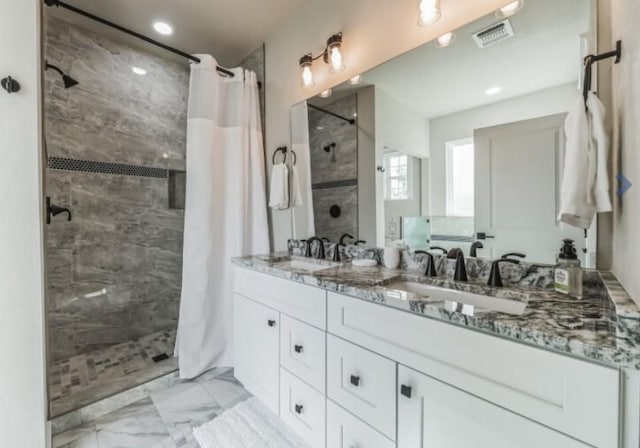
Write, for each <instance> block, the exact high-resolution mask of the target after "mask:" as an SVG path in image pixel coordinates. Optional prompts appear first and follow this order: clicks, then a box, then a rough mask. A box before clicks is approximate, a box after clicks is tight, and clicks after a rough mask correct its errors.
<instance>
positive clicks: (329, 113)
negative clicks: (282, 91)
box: [308, 103, 356, 124]
mask: <svg viewBox="0 0 640 448" xmlns="http://www.w3.org/2000/svg"><path fill="white" fill-rule="evenodd" d="M308 106H309V107H310V108H311V109H315V110H317V111H320V112H323V113H325V114H327V115H331V116H332V117H336V118H339V119H340V120H344V121H346V122H347V123H349V124H356V120H355V119H353V118H345V117H343V116H342V115H338V114H336V113H333V112H331V111H330V110H326V109H323V108H321V107H318V106H314V105H313V104H309V103H308Z"/></svg>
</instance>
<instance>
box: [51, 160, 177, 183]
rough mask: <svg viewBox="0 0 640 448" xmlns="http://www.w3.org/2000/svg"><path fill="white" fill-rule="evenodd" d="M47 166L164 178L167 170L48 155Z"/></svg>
mask: <svg viewBox="0 0 640 448" xmlns="http://www.w3.org/2000/svg"><path fill="white" fill-rule="evenodd" d="M48 167H49V168H50V169H52V170H63V171H82V172H85V173H101V174H117V175H120V176H137V177H153V178H157V179H166V178H167V177H168V175H169V171H168V170H166V169H164V168H153V167H148V166H138V165H127V164H124V163H112V162H95V161H92V160H80V159H68V158H66V157H49V159H48Z"/></svg>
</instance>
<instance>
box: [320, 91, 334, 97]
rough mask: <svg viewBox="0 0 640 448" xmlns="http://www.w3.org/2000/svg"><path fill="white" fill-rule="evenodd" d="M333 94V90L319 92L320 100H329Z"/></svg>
mask: <svg viewBox="0 0 640 448" xmlns="http://www.w3.org/2000/svg"><path fill="white" fill-rule="evenodd" d="M332 94H333V90H331V89H327V90H323V91H322V92H320V98H329V97H330V96H331V95H332Z"/></svg>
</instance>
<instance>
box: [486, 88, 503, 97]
mask: <svg viewBox="0 0 640 448" xmlns="http://www.w3.org/2000/svg"><path fill="white" fill-rule="evenodd" d="M500 92H502V87H500V86H494V87H489V88H488V89H487V90H485V92H484V93H485V95H489V96H491V95H497V94H498V93H500Z"/></svg>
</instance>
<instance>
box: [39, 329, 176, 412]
mask: <svg viewBox="0 0 640 448" xmlns="http://www.w3.org/2000/svg"><path fill="white" fill-rule="evenodd" d="M175 338H176V333H175V331H166V332H161V333H154V334H152V335H149V336H145V337H143V338H140V339H138V340H136V341H131V342H126V343H123V344H118V345H114V346H112V347H109V348H107V349H104V350H100V351H96V352H90V353H85V354H82V355H78V356H74V357H73V358H70V359H66V360H64V361H60V362H57V363H55V364H53V365H52V366H51V368H50V370H49V403H50V405H49V408H50V409H49V412H50V415H51V417H57V416H59V415H62V414H65V413H67V412H69V411H72V410H74V409H78V408H81V407H83V406H86V405H88V404H91V403H93V402H96V401H98V400H101V399H103V398H106V397H109V396H111V395H114V394H117V393H118V392H122V391H124V390H127V389H130V388H132V387H135V386H137V385H139V384H143V383H146V382H148V381H151V380H153V379H155V378H158V377H161V376H163V375H166V374H167V373H170V372H173V371H175V370H176V369H177V361H176V360H175V359H174V358H173V356H172V354H173V347H174V343H175ZM162 353H165V354H167V355H169V358H168V359H165V360H162V361H159V362H155V361H154V360H153V357H154V356H157V355H160V354H162Z"/></svg>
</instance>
